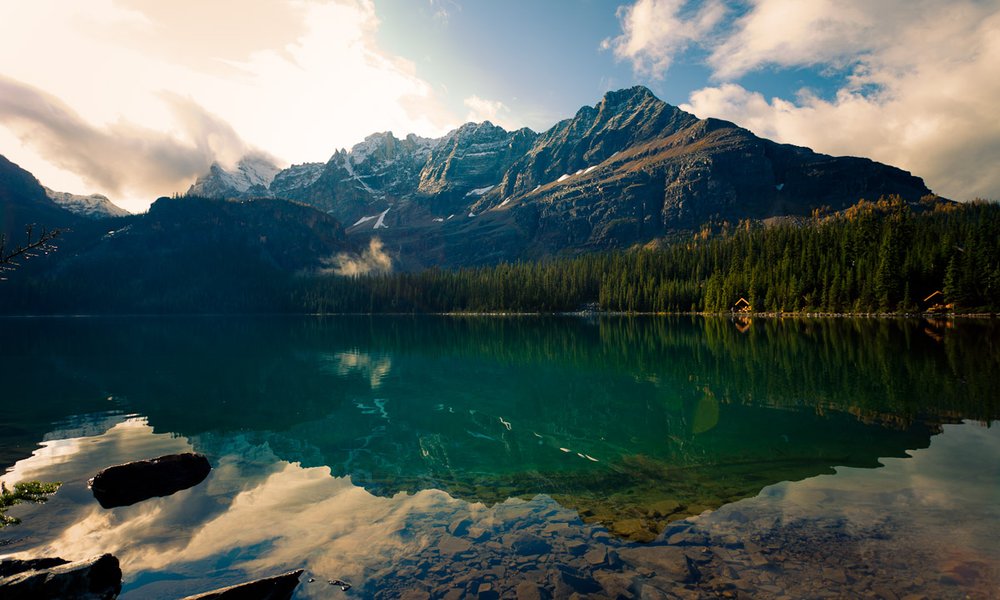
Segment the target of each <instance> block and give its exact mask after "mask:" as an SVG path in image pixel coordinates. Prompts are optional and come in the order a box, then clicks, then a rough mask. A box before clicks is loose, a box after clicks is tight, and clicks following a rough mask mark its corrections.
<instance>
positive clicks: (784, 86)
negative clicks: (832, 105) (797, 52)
mask: <svg viewBox="0 0 1000 600" xmlns="http://www.w3.org/2000/svg"><path fill="white" fill-rule="evenodd" d="M627 6H628V4H627V3H622V2H617V1H614V0H611V1H608V0H580V1H578V2H555V1H548V2H538V1H531V0H508V1H506V2H488V1H473V2H458V1H450V2H447V1H446V2H434V3H430V2H414V1H413V0H383V1H379V2H377V4H376V5H375V7H376V13H377V15H378V17H379V19H380V21H381V24H380V27H379V31H378V41H379V44H380V45H381V46H382V47H383V48H385V49H386V50H388V51H390V52H392V53H394V54H398V55H400V56H405V57H408V58H409V59H410V60H412V61H413V62H414V63H415V65H416V68H417V73H418V75H420V76H421V77H423V78H425V79H427V80H428V81H433V82H438V83H439V85H442V86H446V88H447V90H448V91H449V92H452V94H451V95H452V96H454V97H455V98H456V99H460V98H466V97H469V96H472V95H478V96H480V97H484V98H490V99H495V100H496V101H499V102H502V103H503V104H504V105H505V106H506V107H508V109H509V112H505V116H506V117H507V118H508V119H511V118H512V117H514V116H516V117H517V124H518V125H523V126H528V127H532V128H533V129H544V128H548V127H550V126H552V124H554V123H555V122H556V121H557V120H559V119H563V118H566V117H568V116H572V115H573V114H574V113H575V112H576V111H577V110H578V109H579V108H580V106H582V105H583V104H594V103H595V102H596V101H597V100H598V99H600V97H601V96H602V95H603V94H604V93H605V92H606V91H608V90H612V89H620V88H624V87H631V86H633V85H644V86H646V87H648V88H650V89H651V90H653V92H654V93H655V94H656V96H657V97H658V98H660V99H661V100H663V101H665V102H668V103H670V104H674V105H680V104H683V103H685V102H687V101H688V99H689V96H690V93H691V92H692V91H694V90H697V89H700V88H703V87H706V86H708V85H710V83H711V76H712V70H711V69H710V68H709V66H708V65H707V64H706V60H707V58H708V52H706V51H705V50H704V49H702V48H698V47H696V46H695V47H688V48H686V49H684V50H683V51H682V52H680V53H679V55H678V56H677V58H675V59H674V61H673V62H672V64H671V66H670V68H669V69H666V70H663V71H658V72H655V73H636V72H635V70H634V69H633V68H632V64H631V63H630V62H629V61H627V60H622V59H621V58H618V57H616V55H615V53H614V52H613V51H612V50H611V49H602V47H601V45H602V42H603V41H604V40H608V39H613V38H615V37H616V36H619V35H621V33H622V28H621V23H620V20H619V17H618V14H619V8H620V7H627ZM698 6H699V3H695V2H691V3H687V6H685V9H686V10H688V11H691V10H694V11H697V8H698ZM740 8H742V7H741V6H738V5H734V6H733V7H732V11H731V12H730V14H728V15H727V17H726V19H727V21H729V22H732V21H734V20H735V19H736V18H737V17H738V16H739V15H740V10H739V9H740ZM844 75H845V72H844V69H836V70H834V69H831V68H829V67H828V66H824V65H817V66H811V67H805V68H793V69H771V68H769V69H762V70H760V71H755V72H753V73H748V74H746V75H744V76H742V77H740V78H738V79H737V80H738V81H741V82H743V85H744V87H747V88H748V89H753V90H756V91H759V92H761V93H763V94H764V95H766V96H785V97H792V96H794V95H795V94H796V93H797V92H798V91H799V90H801V89H802V88H809V89H811V90H813V91H814V92H815V93H816V94H817V95H820V96H822V97H830V96H832V95H833V94H835V92H836V90H837V88H838V87H839V85H841V84H842V83H843V81H844ZM453 108H454V109H455V110H459V109H460V108H461V106H458V105H455V106H453Z"/></svg>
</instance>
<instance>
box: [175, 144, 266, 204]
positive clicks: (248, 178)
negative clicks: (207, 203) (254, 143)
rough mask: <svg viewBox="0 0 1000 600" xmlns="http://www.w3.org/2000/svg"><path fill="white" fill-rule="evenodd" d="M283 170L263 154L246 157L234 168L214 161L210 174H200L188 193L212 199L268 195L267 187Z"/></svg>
mask: <svg viewBox="0 0 1000 600" xmlns="http://www.w3.org/2000/svg"><path fill="white" fill-rule="evenodd" d="M279 171H281V169H280V168H279V167H278V166H277V165H275V164H274V161H273V160H271V159H270V158H268V157H267V156H264V155H263V154H260V153H252V154H248V155H246V156H244V157H243V158H241V159H240V160H239V162H237V163H236V166H235V167H234V168H233V169H231V170H229V169H225V168H223V166H222V165H220V164H219V163H217V162H214V163H212V166H211V167H209V171H208V173H207V174H206V175H204V176H202V177H199V178H198V180H197V181H195V182H194V184H193V185H192V186H191V187H190V188H189V189H188V191H187V195H188V196H203V197H209V198H234V197H246V196H253V195H266V194H267V186H269V185H270V184H271V182H272V181H273V180H274V177H275V175H277V174H278V172H279Z"/></svg>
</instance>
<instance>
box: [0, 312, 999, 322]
mask: <svg viewBox="0 0 1000 600" xmlns="http://www.w3.org/2000/svg"><path fill="white" fill-rule="evenodd" d="M375 316H383V317H417V316H420V317H728V318H763V319H785V318H792V319H808V318H821V319H924V320H940V319H947V320H955V319H975V320H984V319H987V320H993V319H997V318H1000V313H989V312H977V313H852V312H836V313H832V312H780V311H779V312H773V311H772V312H768V311H760V312H728V311H726V312H701V311H681V312H652V311H636V312H629V311H611V310H578V311H551V312H549V311H468V312H466V311H446V312H329V313H325V312H319V313H317V312H301V313H300V312H274V313H272V312H247V313H240V312H234V313H217V312H205V313H55V314H0V320H14V319H93V318H109V319H111V318H152V317H159V318H165V317H375Z"/></svg>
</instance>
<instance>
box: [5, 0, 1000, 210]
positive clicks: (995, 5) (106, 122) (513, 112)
mask: <svg viewBox="0 0 1000 600" xmlns="http://www.w3.org/2000/svg"><path fill="white" fill-rule="evenodd" d="M0 15H2V18H0V154H3V155H4V156H6V157H7V158H9V159H10V160H12V161H14V162H15V163H18V164H20V165H21V166H22V167H24V168H26V169H28V170H29V171H31V172H32V173H34V174H35V175H36V176H37V177H38V178H39V179H40V180H41V182H42V183H43V184H45V185H48V186H49V187H52V188H54V189H57V190H60V191H69V192H73V193H94V192H99V193H104V194H106V195H108V196H109V197H110V198H111V199H112V200H113V201H115V202H116V203H118V204H120V205H122V206H124V207H125V208H128V209H130V210H133V211H141V210H144V209H145V208H146V207H147V206H148V205H149V203H150V202H152V200H154V199H155V198H156V197H157V196H160V195H167V194H171V193H174V192H183V191H185V190H186V189H187V187H188V186H189V185H190V184H191V183H192V182H193V181H194V179H195V178H196V177H197V176H198V175H200V174H202V173H204V172H205V171H206V170H207V169H208V167H209V165H210V164H211V163H212V161H219V162H221V163H223V164H232V163H233V162H235V161H236V160H238V159H239V157H241V156H242V155H243V154H245V153H246V152H248V151H251V150H257V151H262V152H265V153H267V154H270V155H272V156H273V157H274V158H275V159H276V160H277V161H278V162H279V163H282V164H290V163H298V162H306V161H325V160H327V159H328V158H329V157H330V155H331V154H333V152H334V151H335V150H337V149H338V148H345V147H347V148H349V147H350V146H352V145H353V144H355V143H357V142H359V141H361V140H362V139H363V138H364V137H365V136H366V135H368V134H370V133H373V132H376V131H387V130H388V131H393V132H394V133H395V134H396V135H397V136H403V135H405V134H406V133H410V132H413V133H417V134H419V135H423V136H440V135H442V134H444V133H446V132H447V131H448V130H450V129H452V128H454V127H457V126H458V125H460V124H461V123H463V122H466V121H470V120H471V121H481V120H484V119H489V120H491V121H493V122H495V123H498V124H500V125H502V126H504V127H507V128H516V127H521V126H528V127H531V128H533V129H535V130H539V131H540V130H544V129H546V128H548V127H550V126H551V125H553V124H554V123H555V122H556V121H557V120H558V119H561V118H566V117H570V116H572V115H573V114H575V112H576V110H578V109H579V108H580V107H581V106H583V105H585V104H594V103H595V102H596V101H597V100H598V99H599V98H600V97H601V96H602V95H603V93H604V92H606V91H608V90H610V89H618V88H622V87H628V86H631V85H635V84H643V85H646V86H648V87H650V88H651V89H652V90H653V91H654V93H656V94H657V96H659V97H660V98H661V99H663V100H665V101H667V102H669V103H671V104H676V105H680V106H681V107H682V108H684V109H686V110H689V111H691V112H693V113H695V114H696V115H698V116H700V117H708V116H716V117H721V118H725V119H729V120H732V121H734V122H736V123H738V124H740V125H743V126H745V127H748V128H749V129H751V130H753V131H754V132H755V133H757V134H758V135H762V136H764V137H770V138H772V139H775V140H778V141H782V142H788V143H794V144H799V145H805V146H810V147H812V148H814V149H816V150H818V151H821V152H827V153H831V154H848V155H860V156H868V157H871V158H873V159H876V160H879V161H882V162H886V163H889V164H893V165H896V166H899V167H901V168H904V169H906V170H909V171H911V172H913V173H914V174H916V175H919V176H921V177H924V179H925V180H926V182H927V184H928V185H929V187H931V188H932V189H933V190H935V191H936V192H938V193H939V194H942V195H944V196H947V197H951V198H954V199H958V200H968V199H971V198H973V197H976V196H979V197H987V198H1000V169H996V168H995V165H996V164H997V162H998V159H1000V77H998V76H997V75H998V73H1000V0H880V1H879V2H870V1H868V0H838V1H834V0H704V1H700V2H699V1H693V0H618V1H614V0H612V1H603V0H573V1H570V0H565V1H551V2H535V1H529V0H511V1H508V2H486V1H473V0H326V1H323V0H255V1H254V2H244V1H240V0H214V1H211V2H204V1H202V0H175V1H173V2H161V1H159V0H88V2H75V1H72V0H33V1H32V2H23V1H20V0H0Z"/></svg>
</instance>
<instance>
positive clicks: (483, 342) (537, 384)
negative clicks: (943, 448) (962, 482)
mask: <svg viewBox="0 0 1000 600" xmlns="http://www.w3.org/2000/svg"><path fill="white" fill-rule="evenodd" d="M2 327H3V328H4V330H3V334H4V339H5V340H11V343H10V344H9V345H8V346H7V347H6V348H5V349H4V350H3V351H4V352H5V353H9V354H8V357H9V358H8V360H7V361H6V362H4V363H0V369H3V371H2V375H3V378H2V380H3V381H5V396H6V397H9V398H11V399H12V401H13V402H15V403H17V404H18V405H23V406H24V407H25V408H24V410H23V411H21V414H20V415H19V419H20V421H19V423H18V427H20V428H22V429H24V430H25V431H26V432H27V433H26V434H25V435H26V436H27V437H26V439H28V438H31V437H32V436H33V439H34V441H37V440H38V439H39V438H40V436H41V435H42V434H43V433H44V432H45V431H47V430H48V429H46V428H47V427H48V423H50V422H51V420H53V419H54V418H55V417H53V415H52V413H53V412H60V411H61V412H60V415H71V414H80V412H85V411H88V410H100V409H102V408H103V409H104V410H106V409H108V408H118V409H121V410H126V411H129V412H138V413H141V414H143V415H146V416H147V417H148V419H149V422H150V423H151V424H152V425H153V426H154V427H156V428H157V430H158V431H170V432H174V433H178V434H183V435H188V436H193V435H196V434H199V433H202V432H214V433H216V434H219V435H225V432H242V433H241V434H249V435H251V436H252V437H254V439H258V440H260V441H261V442H265V441H266V442H267V443H268V444H270V446H271V447H272V448H274V449H275V451H276V452H277V454H278V455H279V456H280V457H281V458H284V459H287V460H290V461H301V462H302V463H303V465H304V466H318V465H320V464H324V465H329V466H331V468H332V469H333V471H334V474H344V475H352V477H354V479H355V481H356V482H357V483H360V484H363V485H365V487H367V488H369V489H370V490H372V491H375V492H377V493H380V494H386V495H389V494H392V493H394V492H396V491H399V490H409V491H416V490H419V489H426V488H430V487H438V488H441V489H445V490H448V491H449V492H451V493H453V494H454V495H456V496H459V497H462V498H465V499H468V500H474V501H484V502H495V501H500V500H502V499H505V498H507V497H509V496H532V495H535V494H538V493H546V494H551V495H553V497H556V498H558V499H559V500H560V502H562V503H564V504H565V505H566V506H572V507H574V508H577V509H578V510H579V511H580V512H581V514H583V515H584V516H585V517H586V518H587V519H592V520H596V521H600V522H602V523H605V524H608V525H609V527H612V529H615V530H616V531H618V532H619V534H620V535H623V536H625V537H630V538H632V539H644V538H645V537H648V536H649V535H650V534H651V533H652V532H655V531H658V530H659V529H662V526H663V525H664V524H665V523H666V522H668V521H669V520H671V519H675V518H680V517H681V516H684V515H687V514H693V513H696V512H700V509H702V508H710V507H717V506H720V505H721V504H723V503H726V502H730V501H732V500H734V499H737V498H742V497H746V496H748V495H753V494H756V493H757V492H758V491H759V490H760V489H761V488H762V487H764V486H766V485H769V484H770V483H775V482H777V481H783V480H788V479H799V478H803V477H808V476H811V475H815V474H818V473H824V472H829V470H830V467H832V466H833V465H851V466H862V467H874V466H877V459H878V458H879V457H883V456H900V455H902V454H903V453H904V451H905V450H906V449H910V448H917V447H924V446H926V445H927V443H928V442H929V438H930V435H932V433H934V431H935V424H936V423H939V422H941V421H945V420H951V419H958V418H974V419H980V420H987V419H992V418H996V416H997V413H998V412H1000V411H998V406H997V398H996V395H995V394H994V393H993V392H992V390H991V389H990V386H991V385H992V382H991V381H990V377H989V374H990V373H995V372H998V368H997V367H998V366H1000V351H998V349H997V348H996V344H995V342H994V339H996V338H997V336H996V335H995V330H996V326H995V324H993V323H992V322H962V323H960V324H959V325H958V326H957V327H948V326H942V325H940V324H935V323H928V322H919V321H914V322H910V321H903V320H863V319H806V318H797V319H784V320H782V319H766V318H754V319H753V320H752V322H750V323H749V326H748V327H747V322H744V321H739V322H734V321H730V320H728V319H723V318H701V317H672V318H610V317H601V318H597V319H595V320H588V319H579V318H562V319H558V318H552V319H549V318H525V317H514V318H488V317H469V318H434V317H412V318H411V317H399V318H388V317H379V318H369V317H358V318H350V317H337V318H325V319H298V318H294V319H289V318H276V319H241V318H221V319H214V318H202V319H161V320H155V319H152V320H151V319H136V320H132V319H94V320H75V321H59V322H54V321H38V322H33V323H17V322H7V323H4V324H3V325H2ZM929 328H930V329H932V330H933V332H934V333H935V334H936V335H935V336H932V335H929V334H927V333H926V330H927V329H929ZM29 331H30V332H32V335H22V334H24V333H26V332H29ZM42 339H44V340H45V344H41V343H40V342H39V341H38V340H42ZM390 375H391V376H390ZM28 382H31V383H30V384H29V383H28ZM107 398H115V399H116V400H115V401H114V402H113V403H111V406H109V403H108V402H107V400H106V399H107ZM38 400H41V401H38ZM375 400H378V401H379V402H381V404H376V403H375ZM60 415H57V416H60ZM564 449H565V450H568V452H564V451H563V450H564ZM587 457H593V458H594V459H596V460H597V461H598V462H591V460H590V459H588V458H587ZM664 503H667V504H664ZM675 505H676V506H675ZM680 506H683V508H678V507H680ZM671 508H673V510H668V509H671Z"/></svg>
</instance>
